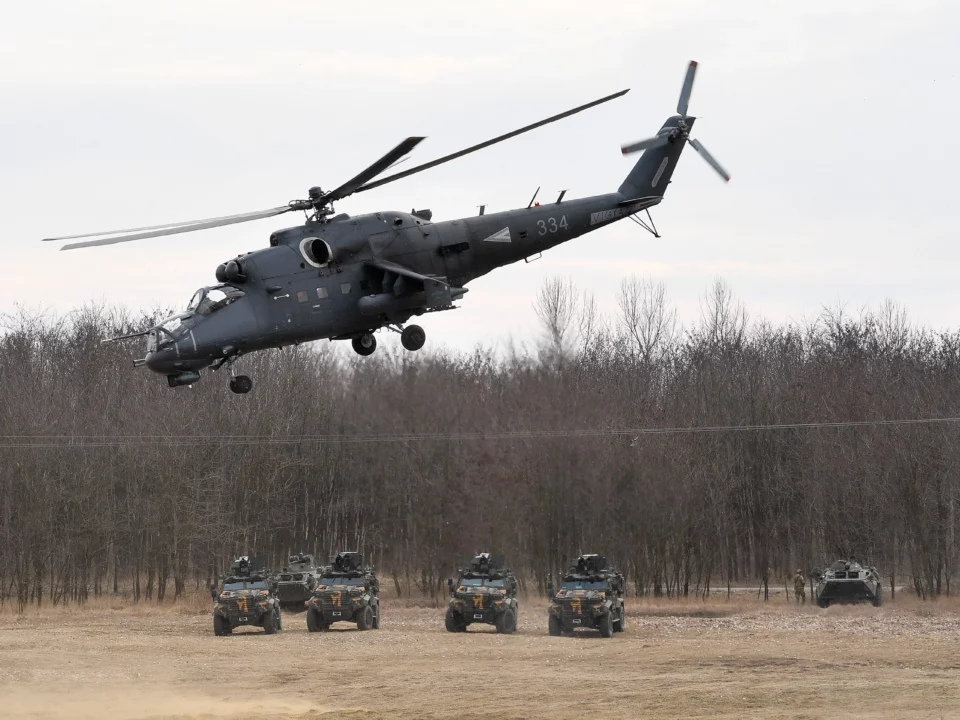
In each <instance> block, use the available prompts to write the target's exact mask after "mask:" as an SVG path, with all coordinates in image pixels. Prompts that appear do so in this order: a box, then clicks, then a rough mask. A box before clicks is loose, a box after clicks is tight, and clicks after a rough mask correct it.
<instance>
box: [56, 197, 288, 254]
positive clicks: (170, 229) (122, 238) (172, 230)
mask: <svg viewBox="0 0 960 720" xmlns="http://www.w3.org/2000/svg"><path fill="white" fill-rule="evenodd" d="M295 209H296V208H294V207H291V206H290V205H283V206H282V207H275V208H270V209H269V210H260V211H258V212H252V213H242V214H240V215H225V216H223V217H218V218H210V219H208V220H194V221H192V222H183V223H179V224H176V225H153V226H151V227H145V228H137V229H136V230H147V231H148V232H133V233H132V234H126V235H116V234H115V233H120V232H128V231H125V230H114V231H113V233H88V234H86V235H69V236H66V237H61V238H46V239H47V240H73V239H76V238H84V237H95V236H97V235H110V237H101V238H99V239H98V240H85V241H83V242H78V243H69V244H67V245H64V246H63V247H62V248H60V249H61V250H76V249H77V248H85V247H98V246H100V245H115V244H117V243H123V242H130V241H131V240H145V239H147V238H154V237H162V236H164V235H177V234H179V233H186V232H193V231H194V230H209V229H210V228H216V227H223V226H225V225H236V224H237V223H243V222H250V221H251V220H260V219H262V218H268V217H273V216H274V215H281V214H283V213H285V212H290V211H291V210H295Z"/></svg>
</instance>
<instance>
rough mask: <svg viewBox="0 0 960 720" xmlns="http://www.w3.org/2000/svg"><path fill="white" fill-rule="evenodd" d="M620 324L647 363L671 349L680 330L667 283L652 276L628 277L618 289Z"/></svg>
mask: <svg viewBox="0 0 960 720" xmlns="http://www.w3.org/2000/svg"><path fill="white" fill-rule="evenodd" d="M617 308H618V309H619V321H620V327H621V328H622V329H623V331H624V332H625V333H626V335H627V337H628V338H629V341H630V347H631V349H632V350H633V351H634V352H635V353H636V354H637V355H638V356H639V357H640V359H642V360H643V361H644V362H647V363H649V362H652V361H654V360H656V359H659V358H660V357H662V356H663V355H664V354H665V353H667V352H669V351H670V350H671V348H672V346H673V341H674V337H675V334H676V329H677V311H676V309H674V308H671V307H670V305H669V304H668V301H667V291H666V288H665V287H664V285H663V283H655V282H654V281H653V279H652V278H642V279H641V278H637V277H636V276H635V275H632V276H630V277H629V278H624V279H623V280H622V281H621V282H620V289H619V290H618V292H617Z"/></svg>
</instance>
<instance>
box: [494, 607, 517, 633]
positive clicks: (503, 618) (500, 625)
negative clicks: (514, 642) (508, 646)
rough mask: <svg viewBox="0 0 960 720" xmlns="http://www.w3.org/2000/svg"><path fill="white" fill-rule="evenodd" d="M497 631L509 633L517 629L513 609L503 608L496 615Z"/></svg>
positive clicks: (515, 615)
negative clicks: (500, 612)
mask: <svg viewBox="0 0 960 720" xmlns="http://www.w3.org/2000/svg"><path fill="white" fill-rule="evenodd" d="M496 626H497V632H498V633H506V634H507V635H509V634H510V633H512V632H514V631H515V630H516V629H517V614H516V613H515V612H514V611H513V610H505V611H504V612H503V614H502V615H500V616H498V617H497V622H496Z"/></svg>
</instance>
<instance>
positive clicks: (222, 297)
mask: <svg viewBox="0 0 960 720" xmlns="http://www.w3.org/2000/svg"><path fill="white" fill-rule="evenodd" d="M242 297H243V291H242V290H239V289H237V288H235V287H234V286H233V285H226V284H222V285H211V286H210V287H203V288H200V289H199V290H197V291H196V292H195V293H194V294H193V297H192V298H191V299H190V304H189V305H187V312H189V313H196V314H197V315H210V314H212V313H215V312H216V311H217V310H219V309H220V308H224V307H226V306H227V305H229V304H230V303H232V302H234V301H235V300H239V299H240V298H242Z"/></svg>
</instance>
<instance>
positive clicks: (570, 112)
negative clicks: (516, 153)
mask: <svg viewBox="0 0 960 720" xmlns="http://www.w3.org/2000/svg"><path fill="white" fill-rule="evenodd" d="M628 92H630V89H629V88H627V89H626V90H621V91H620V92H618V93H614V94H613V95H607V96H606V97H602V98H600V99H599V100H594V101H593V102H590V103H587V104H586V105H581V106H580V107H575V108H573V110H567V111H566V112H563V113H560V114H559V115H554V116H552V117H548V118H547V119H546V120H541V121H540V122H536V123H533V124H532V125H527V126H526V127H522V128H520V129H519V130H514V131H513V132H508V133H506V134H504V135H500V136H498V137H495V138H493V139H492V140H487V141H486V142H482V143H479V144H477V145H472V146H471V147H468V148H467V149H466V150H460V151H459V152H455V153H451V154H450V155H444V156H443V157H442V158H439V159H437V160H432V161H430V162H428V163H424V164H423V165H417V166H416V167H412V168H410V169H409V170H404V171H403V172H399V173H395V174H393V175H388V176H387V177H385V178H382V179H380V180H376V181H374V182H371V183H367V184H366V185H361V186H360V187H358V188H356V189H355V190H353V191H352V192H363V191H364V190H373V188H376V187H380V186H381V185H386V184H387V183H391V182H393V181H395V180H401V179H403V178H405V177H409V176H410V175H413V174H414V173H418V172H422V171H423V170H429V169H430V168H433V167H436V166H437V165H442V164H443V163H446V162H450V161H451V160H456V159H457V158H461V157H463V156H464V155H469V154H470V153H473V152H476V151H477V150H483V149H484V148H488V147H490V146H491V145H496V144H497V143H499V142H503V141H504V140H509V139H510V138H512V137H516V136H517V135H521V134H523V133H525V132H529V131H531V130H534V129H536V128H538V127H541V126H543V125H547V124H548V123H552V122H556V121H557V120H562V119H563V118H566V117H570V116H571V115H575V114H577V113H578V112H582V111H584V110H588V109H589V108H592V107H595V106H596V105H600V104H601V103H605V102H608V101H610V100H614V99H616V98H618V97H622V96H623V95H626V94H627V93H628ZM349 194H350V193H346V194H344V195H342V196H341V197H346V196H347V195H349Z"/></svg>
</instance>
